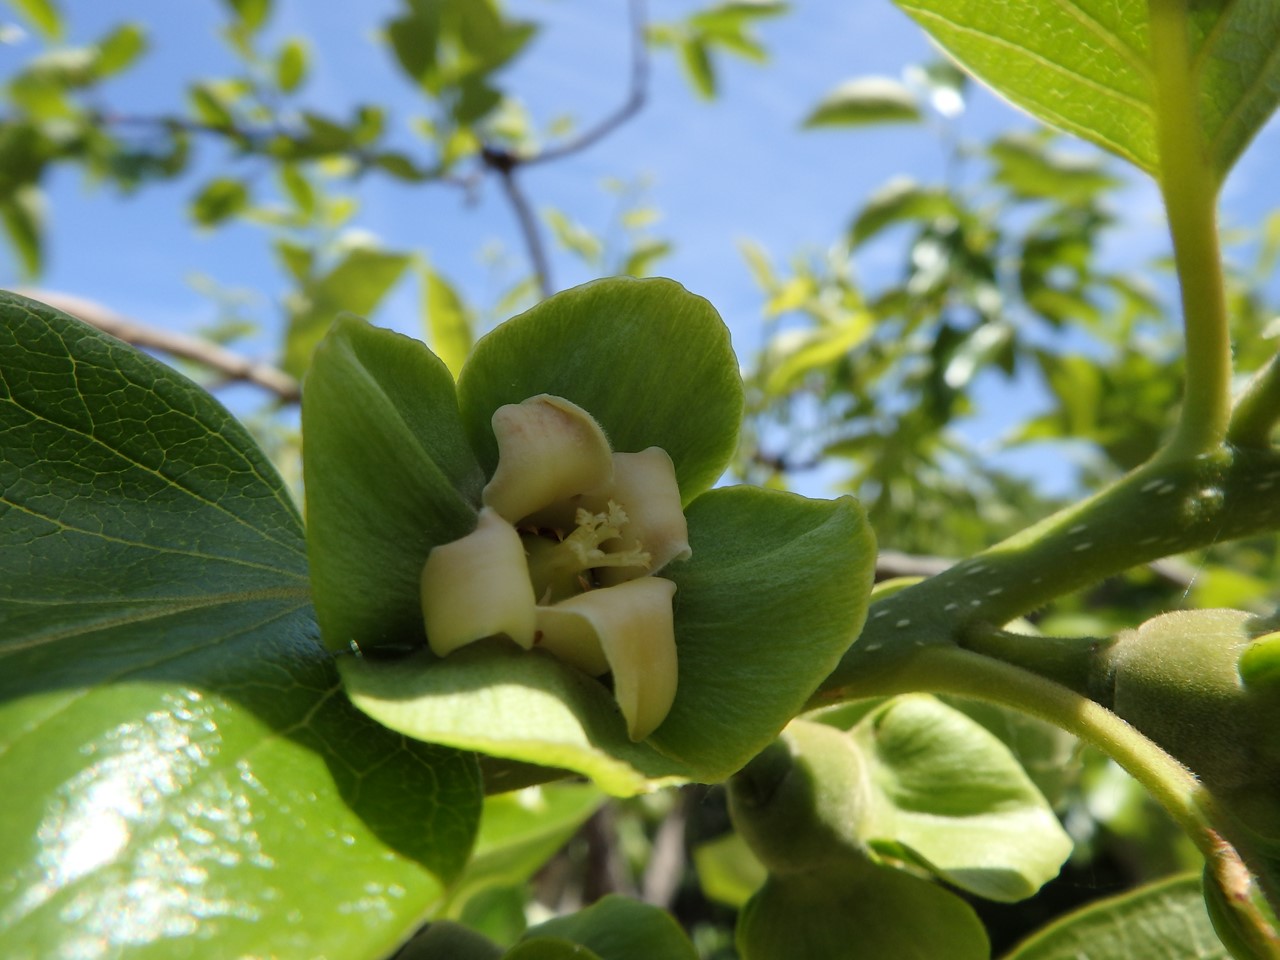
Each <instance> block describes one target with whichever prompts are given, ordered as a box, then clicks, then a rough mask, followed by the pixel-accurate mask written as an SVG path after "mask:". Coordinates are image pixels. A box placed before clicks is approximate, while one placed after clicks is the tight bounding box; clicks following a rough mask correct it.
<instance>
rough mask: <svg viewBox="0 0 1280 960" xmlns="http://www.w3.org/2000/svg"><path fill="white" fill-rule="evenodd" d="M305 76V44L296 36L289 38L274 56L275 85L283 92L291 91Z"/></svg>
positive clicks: (295, 88)
mask: <svg viewBox="0 0 1280 960" xmlns="http://www.w3.org/2000/svg"><path fill="white" fill-rule="evenodd" d="M306 78H307V45H306V43H304V42H303V41H302V40H299V39H297V38H293V39H290V40H288V41H286V42H285V44H284V46H282V47H281V48H280V53H279V56H277V58H276V86H278V87H279V88H280V89H281V90H282V91H284V92H285V93H293V91H295V90H297V89H298V87H300V86H302V82H303V81H304V80H306Z"/></svg>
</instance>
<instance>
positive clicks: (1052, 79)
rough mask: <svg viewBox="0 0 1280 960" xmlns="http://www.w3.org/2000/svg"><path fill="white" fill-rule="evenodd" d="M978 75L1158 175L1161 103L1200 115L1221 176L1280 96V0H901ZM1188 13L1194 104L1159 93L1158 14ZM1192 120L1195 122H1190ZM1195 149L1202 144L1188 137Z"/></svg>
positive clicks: (1206, 146) (1186, 67)
mask: <svg viewBox="0 0 1280 960" xmlns="http://www.w3.org/2000/svg"><path fill="white" fill-rule="evenodd" d="M897 3H898V5H899V6H900V7H902V9H903V10H905V11H906V12H907V13H908V14H910V15H911V16H912V17H913V18H915V20H917V21H918V22H919V23H920V24H921V26H923V27H924V28H925V29H926V30H928V31H929V33H930V34H931V35H932V36H933V38H934V39H935V40H937V41H938V43H940V44H941V45H942V46H943V47H944V48H945V49H946V50H947V51H948V52H949V53H950V54H951V55H952V56H954V57H955V58H956V59H957V60H959V61H960V63H961V64H962V65H963V66H964V67H965V69H967V70H968V71H970V72H971V73H972V74H973V75H974V76H976V77H978V78H979V79H981V80H983V81H984V82H986V83H988V84H990V85H991V86H992V87H993V88H994V89H995V90H997V91H998V92H999V93H1001V94H1003V95H1004V96H1006V97H1008V98H1009V99H1010V100H1012V101H1013V102H1014V103H1015V104H1017V105H1018V106H1020V107H1022V108H1023V109H1024V110H1027V111H1028V112H1029V113H1031V114H1032V115H1034V116H1036V117H1038V118H1039V119H1041V120H1043V121H1045V122H1046V123H1050V124H1053V125H1054V126H1057V127H1060V128H1062V129H1064V130H1068V131H1070V132H1072V133H1075V134H1078V135H1079V136H1082V137H1084V138H1086V139H1088V140H1092V141H1093V142H1094V143H1097V144H1098V145H1099V146H1102V147H1104V148H1105V149H1107V150H1110V151H1111V152H1113V153H1115V154H1117V155H1119V156H1121V157H1124V158H1125V159H1127V160H1129V161H1130V162H1132V163H1134V164H1136V165H1137V166H1138V167H1140V168H1141V169H1143V170H1145V171H1147V172H1148V173H1151V174H1152V175H1155V176H1159V173H1160V168H1161V163H1160V157H1159V148H1158V145H1157V142H1156V126H1157V114H1158V112H1159V111H1160V110H1170V111H1178V112H1180V113H1183V114H1185V113H1187V112H1188V111H1191V112H1194V113H1196V114H1198V117H1196V120H1198V124H1197V126H1198V128H1199V130H1198V132H1199V134H1200V138H1201V144H1200V145H1199V146H1200V149H1201V150H1202V151H1203V153H1204V155H1205V157H1206V159H1207V160H1208V162H1209V163H1210V165H1211V166H1212V167H1213V169H1214V171H1215V173H1216V175H1217V179H1218V180H1219V181H1221V180H1222V179H1223V178H1224V177H1225V176H1226V174H1227V172H1228V171H1229V170H1230V169H1231V167H1232V165H1233V164H1234V163H1235V161H1236V159H1237V158H1238V157H1239V156H1240V154H1241V153H1242V152H1243V151H1244V148H1245V147H1246V146H1247V145H1248V143H1249V141H1250V140H1251V139H1253V136H1254V134H1256V133H1257V132H1258V130H1259V129H1260V128H1261V126H1262V124H1263V123H1265V122H1266V120H1267V118H1268V117H1269V116H1270V115H1271V113H1272V112H1273V111H1274V110H1275V107H1276V104H1277V102H1280V59H1277V58H1276V57H1275V56H1274V55H1273V54H1274V51H1275V49H1276V48H1277V46H1280V7H1277V6H1276V5H1275V4H1274V3H1272V2H1271V0H1240V2H1236V3H1204V4H1195V5H1193V11H1194V12H1192V13H1190V14H1186V13H1183V12H1182V10H1183V9H1185V8H1183V7H1181V6H1179V5H1172V6H1170V5H1168V4H1165V5H1157V4H1151V5H1150V6H1148V4H1147V3H1146V2H1145V0H1124V2H1122V3H1112V2H1109V0H1078V2H1075V3H1071V4H1065V3H1060V2H1058V0H1028V2H1024V3H1019V4H1015V5H1012V6H1005V5H999V4H991V3H987V2H985V0H897ZM1164 7H1168V9H1167V11H1166V12H1165V13H1164V14H1163V15H1164V16H1168V17H1170V18H1178V17H1184V16H1185V17H1187V18H1188V21H1189V22H1188V23H1187V24H1186V30H1187V33H1188V34H1189V49H1188V50H1187V51H1185V54H1184V52H1183V51H1172V52H1171V56H1172V57H1173V59H1174V60H1175V61H1177V60H1180V59H1184V58H1185V63H1184V64H1182V66H1181V67H1177V68H1174V72H1175V73H1186V74H1189V75H1190V76H1191V79H1192V83H1193V84H1194V89H1193V90H1192V91H1191V96H1192V97H1193V98H1194V100H1195V102H1194V103H1192V102H1178V98H1177V97H1176V96H1175V97H1173V98H1170V99H1168V100H1165V101H1164V102H1162V100H1163V98H1162V96H1161V93H1162V91H1161V90H1160V89H1158V88H1160V87H1164V91H1165V92H1167V91H1168V90H1169V89H1170V87H1169V86H1168V84H1169V83H1170V82H1171V81H1172V82H1174V83H1177V82H1180V79H1181V78H1175V77H1172V76H1170V75H1168V74H1165V75H1161V73H1160V72H1159V71H1158V70H1157V68H1156V65H1155V63H1154V58H1153V53H1152V47H1151V22H1152V17H1153V16H1155V15H1157V14H1158V12H1159V11H1160V10H1161V9H1163V8H1164ZM1193 122H1195V121H1193ZM1187 149H1194V147H1193V146H1190V145H1188V147H1187Z"/></svg>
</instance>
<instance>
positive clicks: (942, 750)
mask: <svg viewBox="0 0 1280 960" xmlns="http://www.w3.org/2000/svg"><path fill="white" fill-rule="evenodd" d="M852 735H853V737H854V739H855V740H856V741H857V742H859V743H860V744H861V745H862V747H863V749H864V751H865V754H866V762H867V765H868V770H869V776H868V779H869V780H870V782H871V785H872V787H873V789H872V792H871V794H870V797H869V810H868V816H867V822H866V824H865V825H864V827H863V829H862V834H863V836H865V837H867V838H868V839H870V840H871V842H872V845H873V846H875V845H876V844H877V842H879V843H882V844H888V849H890V850H892V851H893V852H895V853H896V852H898V849H897V848H903V849H905V850H906V851H907V852H908V854H909V855H913V856H915V857H917V858H918V859H919V860H920V862H921V863H922V864H923V865H925V866H927V867H928V868H929V869H931V870H933V871H934V872H936V873H937V874H938V875H939V876H941V877H943V878H944V879H946V880H947V881H948V882H950V883H952V884H955V885H956V886H958V887H960V888H962V889H964V890H968V891H970V892H971V893H976V894H978V895H979V896H982V897H987V898H988V899H991V900H1005V901H1012V900H1021V899H1023V898H1025V897H1029V896H1031V895H1032V894H1033V893H1035V892H1036V891H1037V890H1038V889H1040V887H1041V886H1042V885H1044V884H1045V883H1046V882H1048V881H1049V880H1051V879H1053V877H1055V876H1057V874H1058V870H1059V869H1060V868H1061V866H1062V863H1063V861H1064V860H1066V858H1067V856H1068V855H1069V854H1070V853H1071V839H1070V838H1069V837H1068V836H1067V835H1066V833H1065V832H1064V831H1063V829H1062V827H1061V825H1060V824H1059V823H1058V819H1057V817H1055V816H1054V814H1053V811H1052V810H1051V809H1050V808H1049V805H1048V803H1046V802H1045V800H1044V797H1042V796H1041V795H1040V792H1039V791H1038V790H1036V788H1035V786H1034V785H1033V784H1032V783H1031V781H1030V779H1029V778H1028V777H1027V774H1026V772H1025V771H1024V770H1023V769H1022V767H1020V766H1019V765H1018V762H1017V761H1016V760H1015V759H1014V758H1013V757H1012V756H1011V755H1010V753H1009V750H1008V748H1007V747H1005V745H1004V744H1003V743H1001V742H1000V740H999V739H997V738H996V737H995V736H994V735H993V734H991V733H990V732H988V731H987V730H986V729H985V728H983V727H982V726H980V725H979V724H977V723H976V722H974V721H973V720H970V719H969V718H968V717H966V716H965V715H964V714H962V713H960V712H959V711H957V710H954V709H952V708H951V707H948V706H946V705H945V704H943V703H940V702H939V701H937V700H935V699H934V698H933V697H928V696H923V695H921V696H906V697H897V698H895V699H893V700H890V701H889V702H887V703H886V704H885V705H884V706H882V707H880V708H879V709H878V710H876V711H875V712H874V713H872V714H870V715H869V716H868V717H867V718H866V719H864V720H863V721H862V722H860V723H859V724H858V726H856V727H854V729H853V731H852Z"/></svg>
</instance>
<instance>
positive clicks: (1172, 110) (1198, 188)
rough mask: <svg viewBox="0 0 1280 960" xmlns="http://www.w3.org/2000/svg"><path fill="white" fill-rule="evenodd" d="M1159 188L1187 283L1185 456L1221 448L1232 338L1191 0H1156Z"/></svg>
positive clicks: (1173, 452) (1181, 429)
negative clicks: (1193, 42)
mask: <svg viewBox="0 0 1280 960" xmlns="http://www.w3.org/2000/svg"><path fill="white" fill-rule="evenodd" d="M1149 11H1150V23H1151V54H1152V65H1153V67H1154V79H1155V100H1156V114H1155V116H1156V140H1157V144H1158V148H1159V156H1160V170H1159V177H1158V179H1159V183H1160V192H1161V194H1162V196H1163V197H1164V205H1165V209H1166V211H1167V213H1168V218H1169V232H1170V233H1171V234H1172V237H1173V254H1174V261H1175V263H1176V264H1177V268H1178V282H1179V284H1180V286H1181V290H1182V313H1183V323H1184V324H1185V329H1186V344H1187V360H1186V369H1187V384H1186V394H1185V396H1184V398H1183V405H1182V416H1181V420H1180V421H1179V423H1178V430H1177V433H1176V434H1175V435H1174V438H1173V440H1172V442H1171V443H1170V444H1169V446H1168V448H1167V449H1166V450H1165V451H1164V454H1163V456H1164V457H1165V458H1166V459H1173V460H1176V459H1182V458H1185V457H1189V456H1195V455H1197V454H1201V453H1206V452H1208V451H1210V450H1214V449H1216V448H1217V447H1218V445H1219V444H1221V443H1222V441H1223V438H1224V437H1225V436H1226V431H1227V422H1228V418H1229V416H1230V404H1231V340H1230V334H1229V330H1228V324H1227V308H1226V298H1225V296H1224V294H1223V282H1222V256H1221V252H1220V250H1219V246H1218V226H1217V211H1216V205H1217V193H1218V185H1219V184H1218V179H1217V175H1216V172H1215V170H1214V167H1213V164H1212V162H1211V158H1210V157H1209V156H1208V155H1207V145H1206V142H1205V137H1204V134H1203V129H1202V126H1201V123H1200V110H1199V91H1198V76H1197V74H1196V73H1195V72H1194V71H1193V70H1192V64H1191V43H1190V37H1189V36H1188V32H1187V24H1188V15H1187V0H1149Z"/></svg>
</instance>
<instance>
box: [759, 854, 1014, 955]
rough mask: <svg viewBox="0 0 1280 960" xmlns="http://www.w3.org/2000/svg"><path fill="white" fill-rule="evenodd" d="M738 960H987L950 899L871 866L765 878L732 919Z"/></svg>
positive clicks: (963, 910)
mask: <svg viewBox="0 0 1280 960" xmlns="http://www.w3.org/2000/svg"><path fill="white" fill-rule="evenodd" d="M735 941H736V943H737V947H738V953H739V954H740V955H741V957H742V960H830V958H832V957H852V956H859V957H894V958H895V960H896V958H902V960H907V958H910V960H936V958H939V957H946V958H947V960H988V958H989V956H990V947H989V945H988V943H987V934H986V931H985V930H984V929H983V926H982V923H981V921H980V920H978V917H977V915H976V914H975V913H974V912H973V909H972V908H971V907H970V906H969V905H968V904H967V903H965V902H964V901H963V900H961V899H960V898H959V897H957V896H956V895H955V894H954V893H951V892H949V891H947V890H944V889H943V888H942V887H940V886H938V885H937V884H935V883H931V882H930V881H928V880H922V879H920V878H919V877H914V876H912V875H911V874H908V873H904V872H903V871H901V870H895V869H893V868H890V867H879V866H875V865H874V864H871V863H863V864H860V865H856V866H855V865H852V864H851V865H849V866H847V867H842V868H835V869H827V870H817V871H812V872H808V873H795V874H785V875H782V876H778V875H770V877H769V879H768V880H766V881H765V885H764V886H763V887H762V888H761V889H760V890H759V891H758V892H757V893H756V894H755V895H754V896H753V897H752V898H751V899H750V901H748V903H747V905H746V907H745V908H744V909H743V911H742V913H741V914H740V915H739V917H738V927H737V931H736V934H735Z"/></svg>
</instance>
